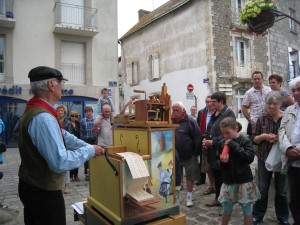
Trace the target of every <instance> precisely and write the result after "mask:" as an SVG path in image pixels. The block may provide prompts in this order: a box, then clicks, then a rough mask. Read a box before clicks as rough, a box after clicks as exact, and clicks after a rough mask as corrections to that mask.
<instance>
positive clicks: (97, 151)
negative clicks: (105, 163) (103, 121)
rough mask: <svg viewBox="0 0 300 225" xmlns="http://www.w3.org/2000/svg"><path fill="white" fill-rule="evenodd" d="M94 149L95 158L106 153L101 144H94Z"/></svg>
mask: <svg viewBox="0 0 300 225" xmlns="http://www.w3.org/2000/svg"><path fill="white" fill-rule="evenodd" d="M94 149H95V155H94V158H96V157H98V156H102V155H104V153H105V149H104V148H102V147H101V146H98V145H94Z"/></svg>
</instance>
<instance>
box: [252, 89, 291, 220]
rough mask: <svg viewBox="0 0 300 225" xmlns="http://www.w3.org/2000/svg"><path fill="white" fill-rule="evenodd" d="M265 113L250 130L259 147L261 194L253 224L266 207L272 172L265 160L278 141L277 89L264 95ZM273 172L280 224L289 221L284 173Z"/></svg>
mask: <svg viewBox="0 0 300 225" xmlns="http://www.w3.org/2000/svg"><path fill="white" fill-rule="evenodd" d="M265 102H266V107H267V113H266V114H265V115H263V116H260V117H259V118H258V120H257V123H256V130H255V132H254V133H253V142H254V144H256V145H257V146H258V150H257V153H256V156H257V165H258V189H259V191H260V193H261V199H260V200H258V201H256V202H255V204H254V206H253V221H254V222H253V224H258V223H260V222H261V221H262V220H263V218H264V215H265V213H266V211H267V207H268V191H269V187H270V183H271V179H272V176H273V171H268V170H267V169H266V167H265V161H266V159H267V157H268V154H269V152H270V150H271V148H272V145H273V144H274V143H276V142H277V141H278V136H277V134H278V129H279V126H280V122H281V119H282V116H283V112H282V111H281V110H280V106H281V104H282V96H281V94H280V92H278V91H271V92H270V93H268V94H267V96H266V98H265ZM274 175H275V211H276V216H277V219H278V221H279V224H289V223H288V219H289V209H288V200H287V192H288V184H287V176H286V175H285V174H281V173H280V172H274Z"/></svg>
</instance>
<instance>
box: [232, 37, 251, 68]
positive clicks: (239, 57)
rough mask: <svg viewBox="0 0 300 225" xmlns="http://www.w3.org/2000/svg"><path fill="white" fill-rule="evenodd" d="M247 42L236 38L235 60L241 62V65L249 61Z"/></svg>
mask: <svg viewBox="0 0 300 225" xmlns="http://www.w3.org/2000/svg"><path fill="white" fill-rule="evenodd" d="M247 51H249V50H248V49H247V43H246V41H245V40H241V39H236V40H235V56H236V57H235V60H236V61H237V62H238V63H239V65H240V66H245V63H246V61H247V58H248V57H247Z"/></svg>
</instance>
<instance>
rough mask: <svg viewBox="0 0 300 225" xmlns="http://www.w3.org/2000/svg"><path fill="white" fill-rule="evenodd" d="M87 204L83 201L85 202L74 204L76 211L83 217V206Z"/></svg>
mask: <svg viewBox="0 0 300 225" xmlns="http://www.w3.org/2000/svg"><path fill="white" fill-rule="evenodd" d="M84 203H86V201H83V202H76V203H74V204H73V205H71V206H72V208H73V209H75V211H76V212H77V213H78V214H80V215H82V214H83V213H84V209H83V204H84Z"/></svg>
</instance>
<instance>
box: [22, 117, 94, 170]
mask: <svg viewBox="0 0 300 225" xmlns="http://www.w3.org/2000/svg"><path fill="white" fill-rule="evenodd" d="M28 132H29V134H30V136H31V140H32V142H33V144H34V145H35V146H36V148H37V149H38V151H39V153H40V154H41V156H42V157H43V158H44V159H45V161H46V162H47V164H48V166H49V169H50V170H52V171H53V172H55V173H62V172H65V171H68V170H72V169H74V168H78V167H80V166H81V165H82V164H83V163H84V162H85V161H87V160H88V159H90V158H92V157H93V156H94V154H95V150H94V146H92V145H89V144H87V143H86V142H84V141H82V140H80V139H78V138H77V137H75V136H74V135H72V134H70V133H69V132H67V131H65V130H62V131H61V129H60V127H59V125H58V123H57V121H56V119H55V118H54V117H53V116H52V115H50V114H49V113H40V114H38V115H37V116H35V117H34V118H33V119H32V121H31V122H30V124H29V128H28ZM63 136H64V139H63ZM64 143H65V144H64Z"/></svg>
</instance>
